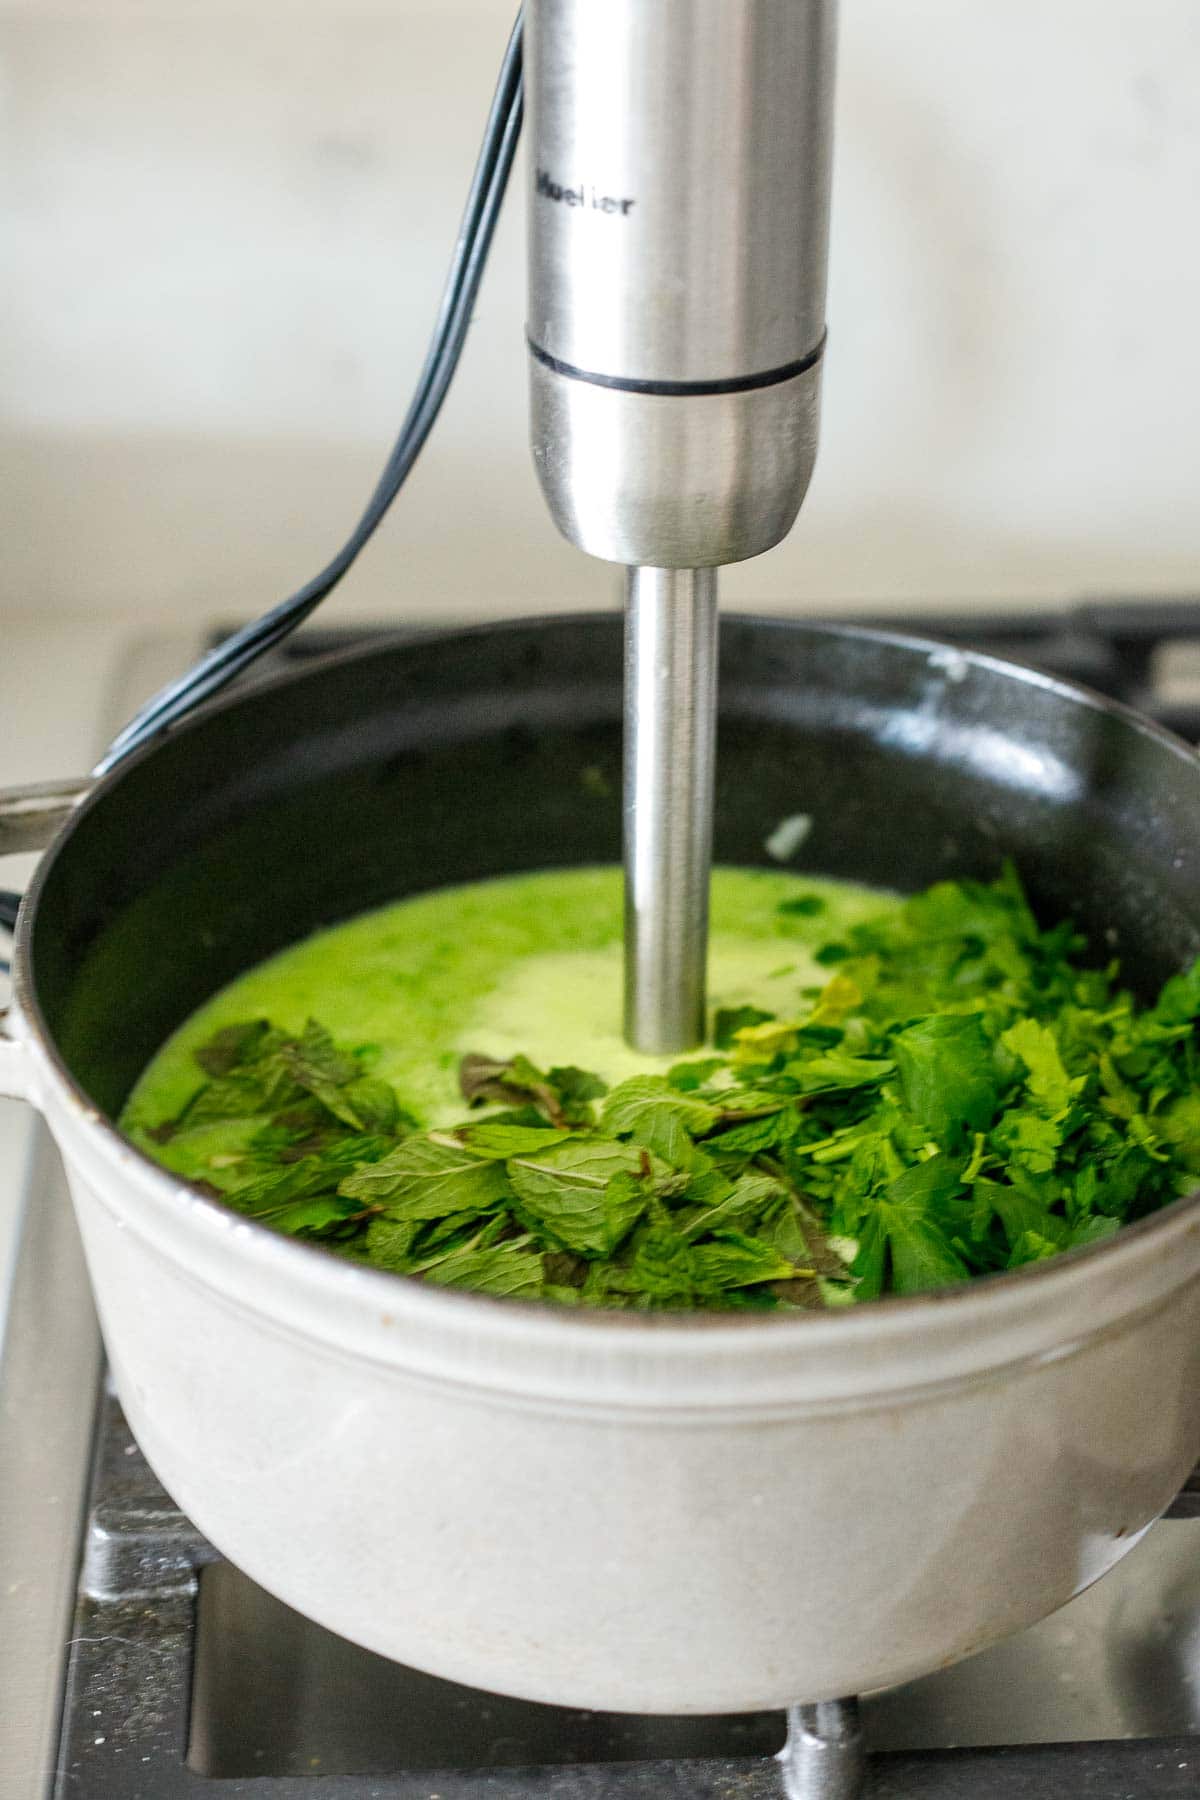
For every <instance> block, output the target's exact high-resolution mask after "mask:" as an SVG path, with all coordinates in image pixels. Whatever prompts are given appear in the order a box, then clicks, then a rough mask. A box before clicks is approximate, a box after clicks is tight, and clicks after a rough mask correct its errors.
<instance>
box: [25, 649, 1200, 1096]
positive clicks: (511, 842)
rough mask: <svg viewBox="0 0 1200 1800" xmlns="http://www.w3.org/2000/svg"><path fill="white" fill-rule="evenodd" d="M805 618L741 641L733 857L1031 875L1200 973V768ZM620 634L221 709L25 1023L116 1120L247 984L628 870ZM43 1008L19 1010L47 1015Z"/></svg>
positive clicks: (1084, 705)
mask: <svg viewBox="0 0 1200 1800" xmlns="http://www.w3.org/2000/svg"><path fill="white" fill-rule="evenodd" d="M931 649H932V647H931V646H929V645H928V644H923V643H914V642H912V641H909V640H904V639H895V638H890V637H888V636H887V635H885V634H878V633H864V632H857V631H851V630H842V629H837V628H827V627H819V626H807V625H802V624H797V623H794V622H791V621H767V620H745V619H729V620H726V621H725V623H724V626H723V634H722V658H721V725H720V745H719V773H718V792H717V815H716V854H717V857H718V860H720V861H722V862H726V863H737V864H743V865H755V864H758V865H763V864H767V863H769V861H770V858H769V857H768V855H767V852H766V850H765V848H764V844H765V840H766V838H767V837H768V836H769V835H770V833H771V832H772V830H773V829H774V827H775V826H776V825H777V824H778V823H779V821H780V819H782V818H784V817H787V816H789V815H792V814H796V813H806V814H808V815H810V817H811V819H812V821H813V824H812V829H811V831H810V834H809V836H808V838H807V840H806V841H805V843H804V846H803V848H802V850H801V851H800V852H799V853H798V855H797V857H796V858H795V860H794V866H795V867H796V868H797V869H806V870H809V871H811V872H813V873H820V874H827V875H834V876H847V877H852V878H853V879H855V880H858V881H865V882H869V883H874V884H877V885H880V886H885V887H891V888H898V889H901V890H911V889H915V888H917V887H920V886H922V885H924V884H925V883H927V882H929V881H932V880H935V879H937V878H939V877H942V876H947V875H959V874H971V875H976V876H984V877H987V876H991V875H994V874H995V873H997V872H998V870H999V868H1000V866H1001V863H1002V861H1003V859H1004V858H1005V857H1006V856H1011V857H1012V858H1013V859H1014V860H1015V862H1016V863H1017V866H1018V868H1019V869H1020V871H1021V873H1022V875H1023V877H1024V879H1025V881H1026V883H1027V885H1028V888H1029V890H1030V893H1031V896H1032V898H1033V900H1034V903H1035V906H1036V907H1037V908H1038V909H1039V910H1040V912H1041V913H1042V914H1044V915H1045V916H1046V917H1047V918H1048V919H1049V918H1057V917H1060V916H1062V915H1064V914H1069V915H1071V916H1073V917H1074V918H1076V919H1077V920H1078V921H1079V923H1080V925H1081V927H1082V928H1083V929H1084V930H1085V931H1086V932H1087V933H1088V935H1089V937H1090V939H1091V940H1092V941H1093V943H1094V944H1095V945H1096V947H1097V950H1098V952H1100V953H1101V954H1103V955H1105V956H1107V955H1109V954H1116V955H1119V956H1120V957H1121V959H1122V964H1123V967H1124V969H1125V972H1126V976H1127V978H1128V979H1129V980H1130V981H1131V982H1132V983H1133V985H1134V986H1136V987H1139V988H1142V989H1143V990H1144V989H1147V988H1149V987H1151V986H1153V985H1154V984H1156V983H1157V982H1158V981H1160V980H1161V979H1163V977H1164V976H1165V975H1166V974H1168V973H1169V972H1170V971H1171V970H1173V969H1174V968H1177V967H1179V966H1180V965H1181V964H1183V963H1184V962H1186V961H1188V960H1189V959H1190V958H1191V957H1193V956H1195V955H1196V954H1197V953H1198V951H1200V760H1198V759H1197V758H1195V757H1194V756H1193V755H1192V754H1191V753H1190V752H1188V751H1187V750H1185V749H1184V748H1183V746H1181V745H1178V744H1175V743H1174V742H1173V741H1172V740H1170V739H1168V738H1166V737H1164V736H1163V734H1161V733H1159V732H1157V731H1155V730H1154V728H1152V727H1148V726H1147V727H1143V726H1141V725H1140V724H1135V723H1131V722H1130V720H1129V718H1128V717H1127V716H1126V715H1123V714H1122V713H1120V712H1119V711H1117V710H1116V709H1114V708H1111V707H1110V706H1108V705H1107V704H1106V703H1105V702H1102V701H1095V700H1090V699H1087V698H1086V697H1081V696H1079V695H1078V694H1077V693H1075V692H1073V691H1071V690H1067V689H1064V688H1062V687H1061V686H1058V685H1056V684H1053V683H1049V682H1047V681H1045V680H1043V679H1042V678H1040V677H1036V676H1031V675H1028V674H1026V673H1024V672H1022V671H1020V670H1017V669H1014V668H1012V667H1011V666H1008V665H1004V664H999V663H996V662H992V661H989V660H987V659H975V658H966V659H964V658H963V657H962V656H961V654H960V653H958V652H943V653H940V654H939V653H937V652H933V653H932V654H931ZM620 714H621V622H620V619H619V618H617V617H615V616H613V617H601V618H587V619H573V620H564V619H559V620H551V621H540V622H534V623H520V624H515V625H504V626H495V627H486V628H480V629H478V630H475V631H470V632H463V633H456V634H454V635H453V636H446V637H444V638H432V639H430V640H427V641H425V642H420V643H417V644H412V643H408V644H402V645H397V646H396V647H394V648H388V647H386V646H385V647H383V648H379V647H376V648H373V649H370V650H364V651H356V652H352V653H351V654H349V655H347V656H344V657H341V658H339V659H337V660H335V661H333V662H330V663H325V664H321V665H317V666H315V667H310V668H307V669H304V670H302V671H301V672H299V673H297V674H295V675H291V676H288V677H286V678H284V679H283V680H281V681H277V682H274V683H271V684H269V685H266V686H264V687H262V688H259V689H258V690H254V691H250V692H248V693H246V694H243V695H241V696H239V697H238V698H236V699H234V700H232V701H227V702H225V703H223V704H220V705H218V706H216V707H213V708H210V709H209V710H208V711H207V712H206V713H205V714H204V715H203V716H201V717H200V718H199V719H198V720H197V721H196V722H195V723H194V724H192V725H190V726H188V727H186V728H185V729H183V730H181V731H179V732H178V733H177V734H175V735H174V736H172V737H171V738H170V739H168V740H166V741H164V743H163V744H162V745H161V746H159V747H157V748H156V749H154V750H153V751H151V752H149V753H147V754H146V755H144V756H143V757H142V758H141V759H140V760H139V761H137V762H136V763H134V764H131V765H130V766H129V767H128V768H127V769H126V770H125V771H124V772H122V773H121V774H119V775H118V776H117V777H115V778H113V779H112V780H111V781H110V782H109V783H108V784H106V785H105V787H104V789H103V790H102V791H101V792H100V793H99V794H98V795H97V796H96V798H95V799H94V800H93V801H92V802H91V803H90V804H89V806H88V807H87V808H86V809H85V810H84V811H83V812H82V813H81V815H80V816H79V818H78V819H77V821H76V823H75V824H74V826H73V827H72V829H71V831H70V832H69V834H68V835H67V837H66V838H65V839H64V840H63V841H62V842H61V843H60V845H59V846H58V848H57V850H56V851H55V852H54V853H53V854H52V855H51V856H50V857H49V858H47V860H46V861H45V862H44V863H43V866H42V868H41V870H40V871H39V875H38V880H37V884H36V886H37V894H36V898H35V902H34V913H33V926H32V938H31V952H32V973H33V994H32V997H31V998H32V1002H33V1004H34V1006H35V1008H36V1009H38V1010H40V1013H41V1016H42V1019H43V1022H44V1024H45V1025H46V1026H47V1027H48V1029H49V1032H50V1034H51V1036H52V1037H53V1038H54V1040H55V1041H56V1043H57V1046H58V1049H59V1052H60V1054H61V1056H62V1058H63V1060H64V1062H65V1063H66V1066H67V1068H68V1069H69V1071H70V1073H71V1074H72V1075H73V1076H74V1078H75V1079H76V1081H77V1082H78V1083H79V1084H80V1086H81V1087H82V1088H83V1089H84V1090H85V1092H86V1093H87V1094H88V1095H89V1097H90V1098H91V1099H92V1100H93V1101H94V1102H95V1103H96V1104H98V1105H99V1106H100V1107H101V1108H103V1109H104V1110H105V1111H107V1112H108V1113H109V1114H115V1113H117V1112H118V1111H119V1110H120V1108H121V1105H122V1103H123V1101H124V1099H125V1097H126V1095H127V1094H128V1092H129V1089H130V1087H131V1085H132V1083H133V1082H134V1080H135V1079H136V1077H137V1075H138V1074H139V1072H140V1071H141V1069H142V1068H143V1067H144V1066H145V1064H146V1063H147V1062H148V1061H149V1059H150V1057H151V1056H152V1055H153V1054H154V1052H155V1050H156V1049H157V1048H158V1046H159V1045H160V1044H161V1043H162V1041H163V1040H164V1039H165V1038H166V1037H167V1036H168V1035H169V1033H170V1032H171V1031H172V1030H173V1029H174V1028H175V1027H176V1026H177V1025H179V1024H180V1023H181V1022H182V1020H183V1019H184V1018H186V1016H187V1015H188V1014H189V1013H190V1012H191V1011H192V1010H193V1009H194V1008H195V1007H196V1006H197V1005H199V1003H200V1002H201V1001H202V1000H204V999H205V998H206V997H207V996H208V995H210V994H212V993H213V992H214V991H215V990H216V989H217V988H219V987H221V986H223V985H224V984H225V983H226V982H228V981H230V980H231V979H232V978H233V977H234V976H235V975H237V974H238V973H239V972H240V971H242V970H243V969H245V968H247V967H249V966H250V965H252V964H254V963H256V962H258V961H260V960H261V959H262V958H263V957H266V956H269V955H270V954H271V953H272V952H274V951H276V950H279V949H281V948H282V947H283V946H284V945H286V944H289V943H291V942H293V941H295V940H296V939H297V938H300V937H302V936H304V935H306V934H307V933H308V932H311V931H312V930H314V929H315V928H317V927H318V926H321V925H325V924H328V923H330V922H332V921H334V920H338V919H342V918H346V917H348V916H350V915H352V914H354V913H357V912H361V911H363V910H364V909H366V908H368V907H372V906H377V905H380V904H382V903H383V902H385V901H387V900H391V899H395V898H397V897H400V896H402V895H404V894H409V893H414V892H417V891H418V890H420V889H424V888H431V887H437V886H440V885H443V884H445V883H448V882H458V881H468V880H475V879H479V878H482V877H486V876H491V875H497V874H503V873H510V872H513V871H516V870H523V869H534V868H551V867H560V866H564V865H569V864H576V863H596V862H604V861H612V860H615V859H617V858H618V857H619V855H620V839H621V732H620ZM27 998H28V997H27Z"/></svg>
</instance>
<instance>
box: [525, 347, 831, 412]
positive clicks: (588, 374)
mask: <svg viewBox="0 0 1200 1800" xmlns="http://www.w3.org/2000/svg"><path fill="white" fill-rule="evenodd" d="M825 337H826V334H825V333H824V332H823V333H822V334H821V341H820V343H819V344H818V345H817V347H816V349H815V350H810V351H809V353H808V355H807V356H802V357H800V358H799V360H798V361H797V362H790V363H784V365H783V367H782V368H779V369H763V370H761V371H760V372H759V373H758V374H757V375H736V376H733V377H731V378H730V379H729V380H726V381H643V380H641V379H640V378H639V377H637V376H634V375H629V376H626V375H597V374H596V373H595V371H594V370H592V369H577V368H576V367H575V365H574V363H569V362H563V361H562V360H561V358H559V357H557V356H551V354H550V352H549V351H548V350H543V349H542V347H541V345H540V344H535V343H534V341H533V339H532V338H527V340H526V341H527V343H528V345H529V348H530V351H531V353H532V354H533V355H534V356H536V357H537V360H538V361H539V362H540V363H544V364H545V366H546V368H548V369H552V370H553V371H554V373H555V374H556V375H565V376H567V377H568V378H569V379H570V380H571V381H589V382H591V384H592V386H593V387H604V388H616V389H617V390H618V391H619V392H620V393H623V394H665V395H673V396H675V397H677V398H686V397H694V396H703V395H705V394H746V393H751V392H752V391H753V390H754V389H755V388H766V387H776V386H778V384H779V383H780V382H781V381H793V380H794V379H795V378H796V376H797V375H804V374H807V372H808V370H809V369H815V368H816V366H817V364H818V363H819V362H820V360H821V358H822V356H823V355H824V354H825Z"/></svg>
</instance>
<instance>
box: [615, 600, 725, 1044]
mask: <svg viewBox="0 0 1200 1800" xmlns="http://www.w3.org/2000/svg"><path fill="white" fill-rule="evenodd" d="M716 696H717V572H716V570H715V569H631V570H630V571H629V593H628V603H627V610H626V620H625V1036H626V1037H627V1038H628V1040H629V1042H630V1043H631V1044H633V1045H635V1046H636V1047H637V1048H638V1049H639V1050H646V1051H650V1052H652V1053H653V1054H656V1055H657V1054H660V1053H669V1052H672V1051H676V1050H681V1049H682V1050H686V1049H690V1048H691V1046H692V1045H694V1044H698V1043H700V1042H701V1040H702V1039H703V1037H704V1022H705V1005H704V996H705V965H706V962H707V954H708V879H709V866H710V863H711V861H712V802H713V769H714V764H715V748H716V745H715V728H716Z"/></svg>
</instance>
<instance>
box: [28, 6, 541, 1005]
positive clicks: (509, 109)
mask: <svg viewBox="0 0 1200 1800" xmlns="http://www.w3.org/2000/svg"><path fill="white" fill-rule="evenodd" d="M523 13H524V8H523V7H522V8H521V9H520V10H518V13H517V19H516V23H515V25H514V26H513V29H512V34H511V36H510V37H509V40H508V45H507V48H506V49H505V52H504V61H503V62H502V63H501V65H500V76H499V80H498V81H497V83H496V91H495V94H494V95H493V97H492V106H491V111H490V112H489V114H488V120H487V125H486V127H485V129H484V134H483V143H482V145H481V146H480V151H479V158H478V160H477V162H476V164H475V173H474V175H473V176H472V178H471V187H470V191H469V192H468V194H467V204H466V207H465V208H464V211H463V217H462V223H461V225H460V226H459V230H458V239H457V241H456V243H455V246H454V255H453V257H452V259H451V263H450V273H449V275H448V276H447V278H446V285H445V288H444V290H443V293H442V301H441V306H440V308H439V310H438V316H437V321H436V323H435V325H434V329H433V337H432V339H431V341H430V345H429V350H428V352H427V354H426V357H425V362H424V366H423V367H422V370H421V374H420V378H419V380H418V382H417V389H416V392H415V394H414V395H413V397H412V401H411V403H410V404H409V408H408V412H407V414H406V415H405V419H404V423H403V425H402V426H401V427H400V435H399V436H398V437H397V439H396V442H395V444H394V445H393V447H392V451H391V454H390V456H389V457H388V459H387V462H386V463H385V464H384V468H383V473H382V474H381V475H380V477H379V480H378V482H377V483H376V485H375V491H374V493H373V494H372V495H371V498H370V499H369V500H368V502H367V506H366V510H365V511H364V513H363V515H362V517H361V519H360V520H359V521H358V524H357V525H356V526H355V528H354V530H353V531H352V532H351V534H350V536H349V537H348V538H347V540H346V542H345V543H344V544H343V545H342V547H341V549H340V550H339V551H338V553H337V555H336V556H335V557H334V558H333V560H332V561H331V562H329V563H327V564H326V566H325V567H324V568H323V569H322V570H321V572H320V574H319V575H315V576H314V577H313V579H312V580H311V581H309V582H307V583H306V584H305V586H304V587H302V588H301V589H300V590H299V591H298V592H297V593H295V594H293V595H292V596H291V598H290V599H288V600H284V601H281V602H280V604H279V605H278V606H273V607H272V608H271V610H270V611H269V612H265V613H263V615H262V617H261V618H258V619H255V620H254V621H253V622H252V623H251V624H249V625H246V626H244V627H243V628H242V630H241V631H236V632H234V634H233V635H232V637H228V638H226V639H225V640H224V642H223V643H221V644H219V645H218V646H217V648H216V649H215V650H211V651H209V653H208V655H207V656H204V657H202V658H201V660H200V661H199V662H198V663H197V664H196V665H195V667H194V668H192V669H189V670H188V672H187V674H186V675H181V676H179V678H178V679H177V680H175V681H172V682H170V683H169V684H168V685H167V686H166V687H165V688H163V689H162V690H161V691H160V692H159V693H157V694H156V695H155V696H154V698H153V699H152V700H150V701H148V702H147V703H146V705H145V706H143V707H142V709H141V711H140V712H138V713H136V714H135V715H134V717H133V718H132V719H131V720H130V721H129V723H128V725H126V726H124V727H123V729H122V730H121V731H119V732H118V733H117V736H116V737H115V738H114V739H113V741H112V743H111V744H110V745H109V747H108V749H107V751H106V752H105V754H104V755H103V757H101V759H100V761H99V762H98V763H97V764H96V768H95V770H94V773H95V774H96V775H98V776H99V775H107V774H108V773H109V771H110V770H112V769H115V768H117V766H118V765H119V764H120V763H122V762H124V761H125V759H126V757H128V756H132V754H133V752H134V751H135V750H139V749H141V747H142V745H143V744H145V743H147V742H148V741H149V740H150V739H151V738H152V737H156V736H157V735H158V733H159V732H162V731H165V730H166V729H167V728H168V726H170V725H174V724H175V723H176V722H177V720H179V719H182V718H183V717H184V715H185V714H186V713H189V712H191V710H192V708H193V707H195V706H199V704H200V703H201V701H203V700H208V699H210V698H211V697H212V696H213V695H214V694H217V693H219V692H220V690H221V689H222V688H223V687H225V686H226V684H227V683H228V682H230V681H232V680H233V679H234V677H235V676H236V675H240V674H241V672H242V670H243V669H246V668H248V667H249V666H250V664H251V663H252V662H254V661H256V660H257V658H258V657H260V656H262V655H263V654H264V653H265V652H266V651H267V650H271V649H273V648H274V646H275V645H276V644H279V643H282V641H283V639H284V638H286V637H287V636H289V634H290V633H291V632H293V631H295V629H296V627H297V626H298V625H301V624H303V622H304V620H305V619H307V618H308V616H309V614H310V613H312V612H314V611H315V610H316V608H317V607H318V606H319V605H320V604H321V602H322V600H324V598H325V596H326V595H327V594H329V593H331V592H332V591H333V589H334V588H335V587H336V586H337V584H338V582H339V581H340V580H341V579H342V576H343V575H345V573H346V571H347V570H348V569H349V568H350V567H351V565H352V564H353V563H354V561H355V559H356V558H357V556H358V554H359V552H360V551H361V550H362V548H363V547H364V545H365V544H366V543H367V542H368V541H369V540H370V538H371V537H372V536H373V535H374V533H375V530H376V528H377V527H378V526H379V524H380V522H381V521H382V519H383V518H384V516H385V514H386V513H387V510H388V508H389V507H390V506H391V504H392V501H393V500H394V499H395V498H396V495H397V494H398V493H399V492H400V489H401V488H402V487H403V485H404V482H405V480H406V478H407V476H408V474H409V471H410V470H411V468H412V466H413V464H414V463H415V462H416V460H417V457H418V456H419V455H420V453H421V450H422V449H423V447H424V444H425V440H426V438H427V437H428V436H429V433H430V431H431V430H432V429H433V425H434V421H435V420H436V418H437V416H438V413H439V412H440V411H441V409H442V402H443V400H444V399H445V398H446V393H447V391H448V389H449V386H450V383H451V380H452V379H453V377H454V371H455V370H456V369H457V367H458V360H459V357H460V356H461V355H462V350H463V345H464V343H465V342H466V337H467V329H468V327H469V325H470V323H471V313H472V311H473V309H474V305H475V300H476V297H477V295H478V293H479V284H480V282H481V281H482V279H483V271H484V267H485V266H486V263H487V258H488V251H489V250H490V249H491V245H492V237H493V234H494V233H495V229H496V220H497V219H498V217H499V215H500V206H501V202H502V201H503V199H504V192H505V189H506V188H507V186H508V178H509V175H510V173H511V171H512V165H513V157H514V155H515V154H516V148H517V140H518V139H519V137H520V135H521V120H522V116H523V113H524V93H525V86H524V72H523V66H522V65H523V59H522V23H523ZM20 904H21V896H20V894H14V893H10V892H8V891H6V890H0V930H5V931H11V930H12V929H13V927H14V926H15V925H16V922H17V909H18V907H19V906H20ZM7 966H8V965H7V964H6V963H3V962H0V970H3V969H7Z"/></svg>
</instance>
